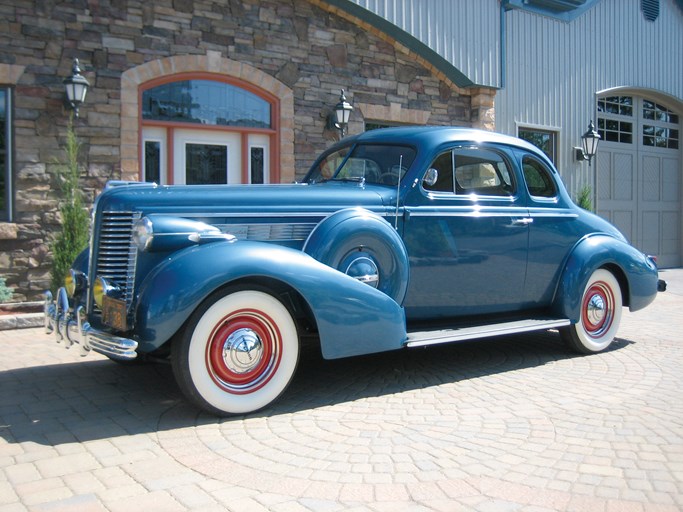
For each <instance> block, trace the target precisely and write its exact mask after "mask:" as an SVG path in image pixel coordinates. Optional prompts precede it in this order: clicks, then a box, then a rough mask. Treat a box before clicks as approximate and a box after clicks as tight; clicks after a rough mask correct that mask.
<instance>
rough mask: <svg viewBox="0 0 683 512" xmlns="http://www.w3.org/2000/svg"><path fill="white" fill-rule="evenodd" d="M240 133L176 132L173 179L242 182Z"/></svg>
mask: <svg viewBox="0 0 683 512" xmlns="http://www.w3.org/2000/svg"><path fill="white" fill-rule="evenodd" d="M241 140H242V139H241V136H240V134H238V133H229V132H211V131H208V130H187V129H176V130H174V132H173V154H174V158H173V160H174V161H173V167H174V169H173V182H174V183H175V184H177V185H183V184H188V185H190V184H226V183H229V184H234V183H241V182H242V167H241V166H242V155H241Z"/></svg>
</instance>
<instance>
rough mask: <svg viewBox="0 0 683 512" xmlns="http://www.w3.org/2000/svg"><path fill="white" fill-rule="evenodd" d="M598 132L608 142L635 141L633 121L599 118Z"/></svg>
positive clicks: (627, 142) (630, 142) (628, 142)
mask: <svg viewBox="0 0 683 512" xmlns="http://www.w3.org/2000/svg"><path fill="white" fill-rule="evenodd" d="M598 133H599V134H600V137H601V138H602V140H604V141H607V142H621V143H622V144H632V143H633V123H629V122H625V121H616V120H614V119H603V118H599V119H598Z"/></svg>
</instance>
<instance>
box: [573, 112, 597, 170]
mask: <svg viewBox="0 0 683 512" xmlns="http://www.w3.org/2000/svg"><path fill="white" fill-rule="evenodd" d="M598 142H600V134H599V133H598V132H596V131H595V125H594V124H593V121H592V120H591V122H590V123H589V124H588V130H587V131H586V133H584V134H583V135H581V147H580V148H574V149H575V151H576V155H575V156H576V159H577V160H578V161H579V162H581V161H583V160H588V165H589V166H590V164H591V160H592V159H593V157H594V156H595V155H596V153H597V152H598Z"/></svg>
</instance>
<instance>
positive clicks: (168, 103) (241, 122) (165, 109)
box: [142, 80, 272, 128]
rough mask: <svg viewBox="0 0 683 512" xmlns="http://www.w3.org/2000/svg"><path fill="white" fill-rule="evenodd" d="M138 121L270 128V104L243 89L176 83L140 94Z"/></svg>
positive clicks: (207, 83)
mask: <svg viewBox="0 0 683 512" xmlns="http://www.w3.org/2000/svg"><path fill="white" fill-rule="evenodd" d="M142 118H143V119H144V120H154V121H170V122H181V123H194V124H202V125H217V126H237V127H248V128H272V121H271V105H270V103H268V102H267V101H266V100H264V99H263V98H260V97H259V96H257V95H256V94H254V93H251V92H249V91H247V90H245V89H241V88H239V87H236V86H234V85H230V84H227V83H224V82H217V81H212V80H180V81H177V82H171V83H168V84H163V85H159V86H157V87H153V88H151V89H147V90H145V91H143V93H142Z"/></svg>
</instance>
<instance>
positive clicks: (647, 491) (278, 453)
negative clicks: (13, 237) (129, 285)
mask: <svg viewBox="0 0 683 512" xmlns="http://www.w3.org/2000/svg"><path fill="white" fill-rule="evenodd" d="M662 276H663V277H664V278H665V279H667V280H668V281H669V283H670V287H669V291H667V292H666V293H664V294H660V295H659V297H658V298H657V300H656V302H655V304H654V305H653V306H651V307H650V308H648V309H646V310H644V311H642V312H638V313H636V314H629V313H626V312H625V313H624V316H623V325H622V329H621V331H620V334H619V339H618V341H617V343H616V344H615V345H614V348H613V350H610V351H609V352H607V353H604V354H599V355H595V356H590V357H582V356H574V355H573V354H571V353H569V352H568V351H566V350H565V349H564V347H563V346H562V344H561V343H560V341H559V338H558V335H557V334H556V333H552V332H550V333H543V334H532V335H524V336H513V337H506V338H500V339H494V340H491V341H485V342H479V343H471V344H462V345H449V346H441V347H433V348H430V349H425V350H413V351H402V352H395V353H389V354H380V355H376V356H372V357H362V358H353V359H347V360H340V361H323V360H321V358H320V356H319V355H318V354H316V353H312V352H309V353H307V354H306V356H305V357H304V359H303V360H302V361H301V364H300V368H299V371H298V374H297V376H296V378H295V380H294V382H293V384H292V385H291V386H290V388H289V389H288V390H287V392H286V394H285V395H284V396H283V398H282V399H281V400H280V401H279V402H278V403H277V405H276V406H274V407H272V408H270V409H268V410H265V411H262V412H261V413H258V414H255V415H252V416H249V417H235V418H230V419H216V418H213V417H210V416H207V415H205V414H202V413H198V412H197V411H196V410H194V409H192V408H191V407H189V406H188V405H187V404H186V403H185V402H184V401H183V400H182V399H181V397H180V394H179V391H178V389H177V388H176V386H175V384H174V381H173V378H172V376H171V372H170V368H168V367H166V366H122V365H118V364H115V363H113V362H110V361H108V360H106V359H105V358H103V357H100V356H98V355H90V356H88V357H87V358H80V357H79V356H78V354H77V353H76V352H74V351H66V350H64V349H63V348H61V347H60V346H57V345H55V344H54V343H52V342H51V340H48V337H47V336H46V335H44V334H42V331H41V330H39V329H27V330H20V331H5V332H0V512H4V511H10V510H11V511H14V510H60V511H61V510H78V511H80V510H111V511H119V510H120V511H122V512H124V511H125V512H131V511H137V510H140V511H145V512H150V511H154V510H162V511H173V510H234V511H239V512H245V511H247V512H248V511H260V510H273V511H282V512H285V511H308V510H314V511H325V512H328V511H336V510H344V511H347V510H370V511H384V510H392V511H393V510H411V511H412V510H418V511H419V510H445V511H451V510H456V511H457V510H478V511H507V510H529V511H541V510H576V511H584V510H585V511H590V512H601V511H625V510H636V511H638V510H647V511H650V510H652V511H678V510H682V509H683V398H682V396H683V371H682V370H681V368H682V367H683V350H682V347H681V343H682V342H683V270H675V271H668V272H663V273H662Z"/></svg>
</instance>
